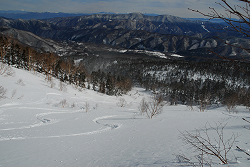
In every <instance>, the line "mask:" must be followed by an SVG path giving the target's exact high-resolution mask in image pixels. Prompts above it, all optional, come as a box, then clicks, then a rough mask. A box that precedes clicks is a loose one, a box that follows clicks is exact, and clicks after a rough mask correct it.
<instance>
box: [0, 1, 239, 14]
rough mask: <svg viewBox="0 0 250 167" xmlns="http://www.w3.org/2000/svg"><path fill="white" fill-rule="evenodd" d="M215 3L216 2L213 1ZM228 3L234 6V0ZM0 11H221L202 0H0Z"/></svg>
mask: <svg viewBox="0 0 250 167" xmlns="http://www.w3.org/2000/svg"><path fill="white" fill-rule="evenodd" d="M216 2H220V0H217V1H216ZM227 2H228V3H229V4H232V5H236V4H237V3H238V2H237V3H236V2H235V1H234V0H228V1H227ZM240 4H242V3H240ZM0 6H1V7H0V10H19V11H27V12H52V13H54V12H58V13H59V12H61V13H86V14H91V13H100V12H106V13H134V12H140V13H147V14H159V15H162V14H169V15H174V16H179V17H183V18H201V17H203V15H201V14H198V13H195V12H192V11H190V10H188V8H192V9H195V10H200V11H202V12H204V13H208V12H210V11H211V9H209V7H213V8H215V9H217V10H218V11H219V12H221V13H224V11H223V9H222V8H221V7H220V6H219V5H218V4H216V3H215V1H205V0H185V1H183V0H133V1H132V0H123V1H121V0H118V1H115V0H91V1H90V0H39V1H38V0H33V1H31V0H8V1H6V0H0Z"/></svg>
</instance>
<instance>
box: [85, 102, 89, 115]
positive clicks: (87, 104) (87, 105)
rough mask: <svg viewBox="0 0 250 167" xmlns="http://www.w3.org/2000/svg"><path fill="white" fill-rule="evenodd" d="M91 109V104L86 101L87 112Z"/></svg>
mask: <svg viewBox="0 0 250 167" xmlns="http://www.w3.org/2000/svg"><path fill="white" fill-rule="evenodd" d="M89 110H90V105H89V103H88V102H85V111H86V113H87V112H89Z"/></svg>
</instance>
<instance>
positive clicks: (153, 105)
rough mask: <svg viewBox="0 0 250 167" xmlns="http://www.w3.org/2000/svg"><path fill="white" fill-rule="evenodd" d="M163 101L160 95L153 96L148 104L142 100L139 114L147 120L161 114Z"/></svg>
mask: <svg viewBox="0 0 250 167" xmlns="http://www.w3.org/2000/svg"><path fill="white" fill-rule="evenodd" d="M163 99H164V98H163V96H162V95H160V94H154V95H153V96H152V97H151V98H150V101H149V102H148V101H146V100H145V98H143V99H142V101H141V102H140V105H139V111H140V114H142V115H143V114H146V116H147V117H148V118H149V119H152V118H153V117H154V116H157V115H159V114H161V113H162V108H163V106H164V105H165V102H164V100H163Z"/></svg>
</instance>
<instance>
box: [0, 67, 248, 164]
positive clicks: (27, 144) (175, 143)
mask: <svg viewBox="0 0 250 167" xmlns="http://www.w3.org/2000/svg"><path fill="white" fill-rule="evenodd" d="M13 70H14V71H15V74H14V76H5V75H4V74H3V75H0V86H2V87H4V88H5V89H6V90H7V93H6V95H5V98H2V99H1V100H0V166H4V167H5V166H6V167H7V166H9V167H15V166H16V167H27V166H36V167H38V166H40V167H44V166H46V167H48V166H53V167H54V166H73V167H76V166H81V167H82V166H91V167H92V166H108V167H113V166H114V167H116V166H180V165H188V164H187V163H183V162H182V160H180V159H179V160H178V159H177V158H176V155H179V154H181V155H186V156H187V157H189V158H191V159H192V161H194V162H195V161H196V159H195V158H193V155H196V154H197V152H193V150H192V149H190V147H189V146H188V145H185V144H184V143H183V141H182V139H181V138H180V132H185V131H188V132H190V133H194V132H195V129H199V128H203V127H204V126H205V124H208V123H209V124H210V125H211V126H214V125H215V124H216V123H218V122H222V123H227V125H226V127H225V129H224V135H225V139H226V138H227V137H230V136H231V135H232V133H234V134H236V135H237V134H238V135H239V137H238V138H237V139H236V141H235V144H234V146H233V149H232V151H231V152H230V153H229V155H228V158H229V161H230V163H229V166H242V167H246V166H250V160H248V159H247V158H250V157H247V155H245V154H244V153H243V152H241V151H239V150H238V149H236V145H237V146H239V147H241V148H243V149H245V151H247V152H248V153H249V152H250V151H249V150H250V141H249V140H250V130H247V129H246V128H244V127H243V126H247V127H249V124H248V123H247V122H245V121H243V120H242V118H243V117H244V118H247V119H248V120H249V118H250V114H249V113H250V112H249V110H248V109H245V107H238V108H237V110H238V113H231V114H229V113H228V112H226V110H225V108H224V107H220V108H211V109H210V110H207V111H206V112H198V109H196V108H194V110H190V109H189V108H188V107H186V106H183V105H177V106H170V105H165V106H164V108H163V113H162V114H160V115H158V116H157V117H154V118H153V119H148V118H147V117H146V116H143V115H139V110H138V106H139V103H140V101H141V100H142V98H149V96H150V95H149V93H148V92H145V91H144V90H143V89H140V88H134V89H133V90H132V91H131V92H129V94H127V95H123V96H121V97H115V96H107V95H103V94H100V93H97V92H94V91H92V90H88V89H83V90H82V91H79V90H77V89H75V88H74V87H73V86H71V85H68V86H67V90H64V91H60V90H59V86H58V85H59V83H58V81H57V80H54V81H53V82H54V83H55V84H54V87H53V88H51V84H48V83H47V82H46V81H45V80H44V78H45V77H44V76H43V75H41V74H34V72H29V71H23V70H19V69H14V68H13ZM121 102H123V104H124V106H123V107H121V104H120V103H121ZM86 111H87V112H86ZM213 137H214V136H211V138H213ZM215 137H216V136H215ZM236 159H237V162H236ZM180 161H181V162H182V163H181V162H180ZM212 162H213V166H225V165H220V162H219V161H218V160H217V159H216V157H213V158H212ZM226 166H228V165H226Z"/></svg>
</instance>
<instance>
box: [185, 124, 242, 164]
mask: <svg viewBox="0 0 250 167" xmlns="http://www.w3.org/2000/svg"><path fill="white" fill-rule="evenodd" d="M225 127H226V124H222V123H219V124H217V125H216V127H212V126H210V125H209V126H207V125H206V126H205V128H204V129H200V130H196V133H190V132H187V131H186V132H183V133H181V138H182V140H183V141H184V142H185V143H186V144H188V145H189V146H191V148H194V149H195V151H196V152H199V154H200V155H203V154H205V155H210V156H214V157H217V158H218V159H219V160H220V161H221V162H222V163H223V164H228V153H229V151H230V150H231V149H232V147H233V144H234V142H235V139H236V138H237V137H238V136H237V135H235V134H232V135H231V136H230V137H229V138H227V139H226V138H225V136H224V129H225ZM212 133H214V134H215V136H214V137H212V136H213V134H212Z"/></svg>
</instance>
